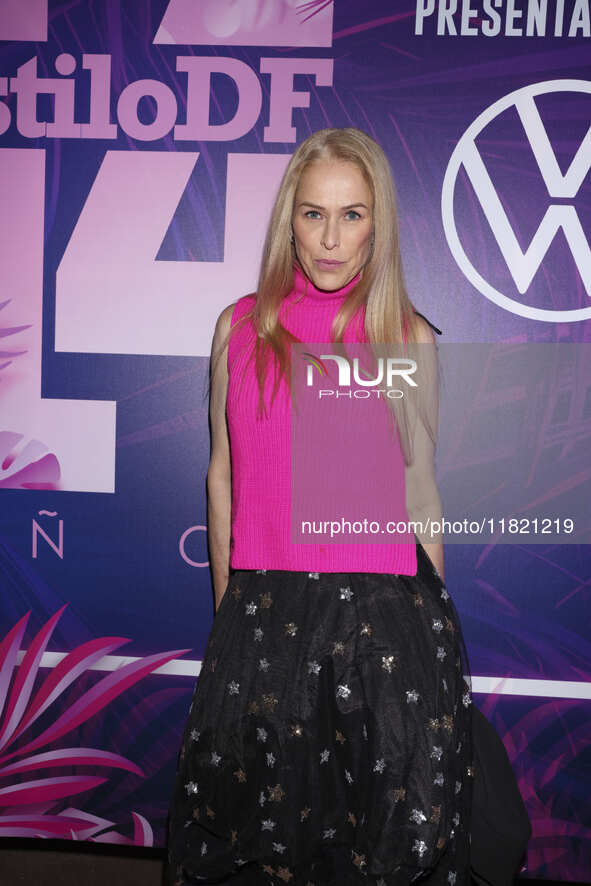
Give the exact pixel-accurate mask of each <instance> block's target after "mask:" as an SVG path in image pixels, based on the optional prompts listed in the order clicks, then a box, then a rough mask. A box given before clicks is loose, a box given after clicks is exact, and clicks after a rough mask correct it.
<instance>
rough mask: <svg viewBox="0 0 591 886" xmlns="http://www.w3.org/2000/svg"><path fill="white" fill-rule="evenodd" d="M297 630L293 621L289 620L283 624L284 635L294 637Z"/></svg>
mask: <svg viewBox="0 0 591 886" xmlns="http://www.w3.org/2000/svg"><path fill="white" fill-rule="evenodd" d="M297 631H298V626H297V624H296V623H295V622H293V621H289V622H287V624H286V625H285V636H286V637H295V635H296V634H297Z"/></svg>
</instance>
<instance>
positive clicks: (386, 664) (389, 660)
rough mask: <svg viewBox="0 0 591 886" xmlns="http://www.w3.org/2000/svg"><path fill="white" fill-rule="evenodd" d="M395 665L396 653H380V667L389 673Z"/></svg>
mask: <svg viewBox="0 0 591 886" xmlns="http://www.w3.org/2000/svg"><path fill="white" fill-rule="evenodd" d="M396 665H397V656H396V655H382V667H383V669H384V670H385V671H387V672H388V673H389V674H391V673H392V671H393V670H394V668H395V667H396Z"/></svg>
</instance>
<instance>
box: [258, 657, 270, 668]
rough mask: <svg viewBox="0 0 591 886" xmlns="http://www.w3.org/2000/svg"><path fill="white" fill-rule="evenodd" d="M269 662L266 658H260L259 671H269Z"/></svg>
mask: <svg viewBox="0 0 591 886" xmlns="http://www.w3.org/2000/svg"><path fill="white" fill-rule="evenodd" d="M268 670H269V662H268V661H267V659H266V658H259V671H268Z"/></svg>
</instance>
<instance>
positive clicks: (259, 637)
mask: <svg viewBox="0 0 591 886" xmlns="http://www.w3.org/2000/svg"><path fill="white" fill-rule="evenodd" d="M253 636H254V638H255V640H256V641H257V643H260V642H261V640H262V639H263V629H262V628H255V629H254V632H253Z"/></svg>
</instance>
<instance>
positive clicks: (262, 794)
mask: <svg viewBox="0 0 591 886" xmlns="http://www.w3.org/2000/svg"><path fill="white" fill-rule="evenodd" d="M266 802H267V795H266V794H265V792H264V791H260V792H259V806H264V805H265V803H266Z"/></svg>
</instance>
